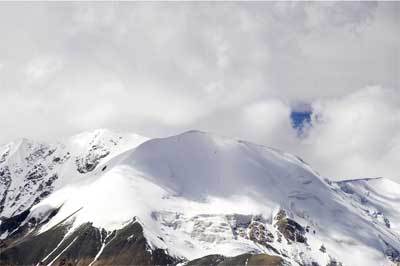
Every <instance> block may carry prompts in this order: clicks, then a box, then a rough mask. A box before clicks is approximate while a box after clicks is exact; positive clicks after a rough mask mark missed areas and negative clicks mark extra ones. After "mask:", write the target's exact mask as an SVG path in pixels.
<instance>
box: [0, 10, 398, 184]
mask: <svg viewBox="0 0 400 266" xmlns="http://www.w3.org/2000/svg"><path fill="white" fill-rule="evenodd" d="M0 5H1V7H2V8H1V9H0V35H1V36H2V42H0V65H1V68H0V121H1V125H2V127H1V128H2V132H1V135H0V143H4V142H8V141H10V140H12V139H15V138H17V137H30V138H35V139H44V140H52V139H55V138H59V137H60V136H64V135H71V134H74V133H77V132H80V131H82V130H88V129H92V128H98V127H109V128H115V129H118V130H127V131H132V132H136V133H139V134H143V135H146V136H149V137H160V136H166V135H171V134H177V133H180V132H182V131H184V130H188V129H193V128H197V129H202V130H207V131H212V132H215V133H217V134H221V135H226V136H232V137H238V138H243V139H248V140H250V141H254V142H258V143H262V144H266V145H269V146H275V147H277V148H281V149H285V150H288V151H292V152H295V153H297V154H298V155H300V156H303V157H305V158H306V159H307V160H309V161H310V162H311V163H312V164H313V166H314V167H315V168H317V169H318V170H320V172H321V173H323V174H327V175H332V176H350V175H360V176H361V175H375V174H377V172H378V170H380V173H381V174H380V175H387V176H388V177H392V178H396V177H397V173H398V172H399V171H398V170H399V168H397V169H396V165H395V164H392V163H391V162H392V159H391V158H392V157H390V156H391V155H392V154H394V155H397V152H398V149H397V148H395V147H397V146H396V145H397V143H398V140H397V137H395V135H396V134H398V128H396V127H395V128H391V127H389V124H390V123H389V120H390V119H389V117H391V116H393V115H394V114H395V113H396V111H394V110H396V108H397V107H398V106H399V103H398V102H394V100H393V99H396V98H400V97H399V92H398V90H399V89H400V88H399V87H400V86H399V85H400V75H399V74H398V73H399V72H400V71H399V62H400V58H399V57H400V55H399V47H400V35H399V34H398V29H399V19H398V12H399V9H400V4H399V3H372V2H358V3H347V2H346V3H343V2H334V3H312V2H308V3H305V2H303V3H297V2H264V3H256V2H254V3H222V2H220V3H205V2H201V3H200V2H199V3H139V2H136V3H105V2H103V3H57V4H54V3H35V4H33V3H2V4H0ZM371 85H377V87H375V89H374V90H376V91H378V92H375V97H376V99H374V98H373V97H372V98H369V100H368V101H367V100H365V98H363V97H361V96H357V95H362V94H363V93H364V94H368V95H370V94H371V95H372V94H374V93H373V92H370V90H373V89H365V88H367V87H370V86H371ZM364 91H368V93H367V92H364ZM384 91H385V92H384ZM386 91H392V92H391V97H389V96H387V95H386V94H388V92H386ZM381 94H382V95H381ZM377 95H378V96H379V97H378V96H377ZM365 97H367V96H365ZM386 101H387V102H386ZM299 103H301V105H302V106H303V107H304V106H312V107H313V109H314V108H315V111H316V112H317V113H318V114H319V115H318V119H320V120H318V121H317V116H315V117H314V121H312V122H313V125H314V127H313V128H312V129H309V130H310V131H309V132H308V134H307V136H308V137H307V138H303V139H299V138H298V137H297V135H296V132H295V131H294V130H293V129H292V127H291V125H290V119H289V117H290V111H291V109H292V108H293V107H295V108H299V107H298V106H299ZM363 103H364V105H363ZM378 103H379V105H378ZM296 106H297V107H296ZM373 106H381V108H379V109H378V110H373ZM385 108H386V109H385ZM361 109H366V111H365V112H361V111H360V110H361ZM343 110H347V111H346V112H344V111H343ZM371 110H373V111H371ZM397 110H398V109H397ZM347 112H351V115H346V113H347ZM335 113H337V114H335ZM353 116H357V117H361V118H362V122H360V121H359V122H354V121H353V120H356V118H351V117H353ZM382 116H384V117H385V119H383V118H382ZM364 117H368V118H364ZM351 119H353V120H351ZM357 121H358V120H357ZM372 121H376V122H374V123H376V125H379V128H382V132H381V131H378V129H367V127H368V126H369V123H370V122H371V123H372ZM395 122H397V120H396V121H395ZM351 127H352V128H351ZM346 128H349V130H348V131H346V130H345V129H346ZM350 128H351V130H350ZM383 129H385V131H384V130H383ZM364 130H366V131H367V132H369V134H366V133H363V131H364ZM379 130H380V129H379ZM386 131H390V132H392V133H391V134H392V135H390V134H389V133H388V132H386ZM330 132H336V133H337V134H338V135H335V136H332V134H333V133H332V134H330ZM351 132H357V134H359V135H360V138H357V139H356V140H354V142H352V143H348V141H349V138H348V134H350V133H351ZM381 135H382V136H386V138H388V139H391V142H390V141H389V140H388V141H387V142H385V141H384V139H383V138H382V139H381V138H380V136H381ZM329 139H332V140H333V141H335V144H336V145H337V146H338V147H335V148H336V149H332V153H331V155H330V153H329V150H330V148H329V149H328V148H326V147H329V145H328V144H329ZM318 143H322V144H324V145H327V146H318V145H319V144H318ZM381 144H382V145H383V146H381V148H380V149H381V150H379V149H378V148H376V147H378V146H380V145H381ZM322 147H324V148H323V149H324V150H323V149H322ZM371 147H372V148H371ZM378 154H379V156H378ZM345 155H346V156H345ZM350 155H352V157H351V156H350ZM344 158H347V159H348V160H345V159H344ZM374 160H375V161H374ZM332 162H336V163H335V164H331V163H332ZM372 162H375V163H376V164H375V166H376V169H377V170H376V171H373V169H372V166H366V165H365V164H369V165H374V164H373V163H372ZM378 162H379V164H378ZM349 165H351V166H352V167H349ZM363 169H364V170H365V171H361V170H363Z"/></svg>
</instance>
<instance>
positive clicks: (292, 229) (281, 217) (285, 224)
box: [275, 210, 307, 243]
mask: <svg viewBox="0 0 400 266" xmlns="http://www.w3.org/2000/svg"><path fill="white" fill-rule="evenodd" d="M275 221H276V223H275V226H276V227H277V229H278V231H279V232H281V233H282V235H283V236H284V237H285V238H286V240H287V241H288V242H289V243H290V242H291V241H292V242H299V243H307V238H306V237H305V233H306V230H305V228H304V227H303V226H301V225H300V224H299V223H297V222H296V221H295V220H293V219H290V218H288V217H287V216H286V212H285V211H284V210H280V211H279V212H278V214H277V215H276V216H275Z"/></svg>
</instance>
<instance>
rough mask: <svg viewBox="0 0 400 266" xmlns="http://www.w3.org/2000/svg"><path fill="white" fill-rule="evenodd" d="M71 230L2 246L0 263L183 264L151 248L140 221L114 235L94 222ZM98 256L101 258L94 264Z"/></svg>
mask: <svg viewBox="0 0 400 266" xmlns="http://www.w3.org/2000/svg"><path fill="white" fill-rule="evenodd" d="M69 229H70V226H69V225H68V224H60V225H57V226H55V227H54V228H52V229H50V230H48V231H46V232H44V233H42V234H39V235H34V234H32V235H29V236H26V237H25V238H24V239H23V240H21V241H18V242H17V243H16V244H14V245H10V246H5V247H3V248H2V249H1V250H0V264H1V265H2V266H3V265H36V264H38V263H39V264H48V263H50V262H53V265H88V264H90V263H91V262H94V263H93V264H92V265H98V266H100V265H174V264H176V263H178V262H180V261H181V259H178V258H174V257H172V256H170V255H168V253H167V252H166V251H165V250H162V249H151V248H150V246H149V245H148V243H147V240H146V239H145V237H144V235H143V228H142V226H141V225H140V223H138V222H137V221H132V222H131V223H129V224H128V225H126V226H125V227H124V228H122V229H120V230H115V231H112V232H106V231H105V230H104V229H99V228H96V227H94V226H93V225H92V224H91V223H86V224H83V225H81V226H80V227H79V228H77V229H76V230H74V231H73V232H72V233H69V234H67V232H68V231H69ZM103 246H104V247H103ZM102 247H103V249H102ZM101 249H102V250H101ZM100 251H101V253H99V252H100ZM96 255H99V256H98V258H97V259H96V261H94V260H95V258H96Z"/></svg>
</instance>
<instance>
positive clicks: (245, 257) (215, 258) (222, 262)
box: [185, 254, 284, 266]
mask: <svg viewBox="0 0 400 266" xmlns="http://www.w3.org/2000/svg"><path fill="white" fill-rule="evenodd" d="M185 265H186V266H231V265H235V266H236V265H237V266H242V265H243V266H244V265H247V266H281V265H284V260H283V259H282V258H281V257H278V256H271V255H268V254H257V255H255V254H242V255H239V256H236V257H224V256H221V255H209V256H205V257H202V258H199V259H196V260H192V261H189V262H188V263H186V264H185Z"/></svg>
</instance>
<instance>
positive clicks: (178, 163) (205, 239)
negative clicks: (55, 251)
mask: <svg viewBox="0 0 400 266" xmlns="http://www.w3.org/2000/svg"><path fill="white" fill-rule="evenodd" d="M99 132H100V133H102V134H99ZM88 135H89V136H90V137H88V138H86V137H87V136H88ZM120 137H121V138H120ZM74 138H75V140H76V141H77V142H78V143H81V144H82V145H83V146H82V147H83V148H82V149H81V148H79V149H78V148H77V149H72V150H71V151H69V149H70V148H71V147H73V146H70V145H69V144H67V145H64V146H63V147H61V146H57V147H56V150H55V151H53V152H52V153H51V154H50V155H48V150H45V151H44V152H38V149H33V150H31V153H30V154H29V155H32V154H39V155H40V156H38V157H34V159H35V160H33V163H32V165H30V166H29V167H28V168H29V169H33V168H34V167H35V166H37V165H38V164H41V165H42V166H43V168H44V169H45V170H46V171H47V172H49V173H47V174H46V175H44V174H42V172H40V173H39V174H38V175H37V176H36V177H35V178H33V179H29V178H27V177H29V175H28V173H29V169H24V171H23V172H22V173H21V174H20V175H17V177H20V179H21V180H23V182H25V183H24V186H25V184H31V183H29V182H31V180H35V182H36V183H35V184H33V183H34V182H32V187H34V188H37V187H40V184H45V182H48V180H49V178H50V176H52V175H51V174H52V173H53V174H57V176H58V177H57V178H56V179H55V181H54V182H55V185H54V186H50V187H52V189H51V190H49V191H48V193H46V195H44V196H43V197H42V198H40V199H39V200H38V202H34V200H33V198H32V197H36V196H37V195H38V193H37V192H36V191H35V189H30V190H28V192H27V193H26V195H29V199H30V201H29V202H31V203H33V204H31V203H30V204H31V205H30V204H22V203H21V204H22V205H20V206H23V207H20V211H23V208H25V209H26V210H28V211H29V212H28V213H27V214H26V217H25V218H24V219H22V218H18V219H16V218H14V217H15V216H16V214H17V213H18V212H15V211H14V213H12V212H11V211H9V210H10V208H11V209H12V208H14V207H11V205H12V203H15V202H18V201H16V198H17V195H16V194H15V193H13V191H8V192H7V193H10V195H11V198H12V199H11V200H9V199H8V198H9V197H7V200H6V201H5V203H6V204H4V202H3V204H2V205H4V207H3V208H5V209H6V210H7V209H8V212H7V213H8V216H7V217H5V219H4V216H3V218H2V219H3V220H2V222H1V224H4V223H5V222H4V221H7V224H12V223H11V222H9V219H14V220H15V221H14V227H13V228H14V229H13V231H12V232H10V231H8V230H3V231H1V230H0V236H1V237H0V238H1V239H3V241H6V242H7V243H8V244H7V245H9V246H10V245H11V246H12V245H13V244H12V243H13V241H17V239H19V240H18V241H23V242H24V241H25V240H24V239H29V237H28V236H29V234H31V233H32V232H35V234H37V235H42V234H45V233H46V232H48V231H49V230H53V229H54V228H58V227H59V226H64V227H65V228H68V231H67V233H66V235H68V234H73V233H74V232H75V231H76V230H78V228H80V226H82V225H84V224H86V223H91V226H93V227H94V228H99V230H100V231H102V230H105V232H106V233H107V232H108V233H107V234H111V233H112V232H114V231H115V232H116V231H118V230H123V228H124V227H125V224H126V222H128V221H130V220H131V219H135V220H136V221H138V222H140V223H139V225H140V226H141V227H142V232H143V237H144V239H145V241H146V243H147V244H146V245H147V246H148V250H158V249H161V250H164V251H165V252H164V251H163V253H162V254H168V256H169V257H170V258H171V259H172V261H173V264H174V263H175V264H176V263H178V262H182V261H183V262H185V261H186V262H187V261H190V260H193V259H196V258H202V257H204V256H207V255H211V254H213V253H217V254H219V255H221V256H227V257H234V256H238V255H240V254H246V253H254V254H269V255H272V256H278V257H280V258H282V263H286V264H288V265H289V263H290V264H291V265H296V264H298V263H300V264H302V265H328V264H329V263H334V262H336V263H339V262H341V263H344V265H360V263H363V264H362V265H377V264H376V263H377V262H379V263H381V262H382V263H386V264H382V265H392V264H393V265H395V264H394V263H396V261H400V255H399V254H400V253H399V252H398V250H399V249H400V241H399V239H400V238H399V230H398V225H399V223H398V221H399V217H398V215H400V214H398V213H397V212H396V211H395V210H392V208H396V206H397V203H396V200H395V199H396V197H397V195H396V193H395V192H393V193H392V194H393V195H392V194H390V195H392V196H393V197H394V198H393V200H391V199H385V197H383V196H384V195H380V194H379V192H376V191H374V189H373V187H365V186H364V184H361V185H360V184H358V183H360V182H361V181H360V182H355V181H354V182H353V181H348V182H347V183H349V184H350V185H344V184H345V182H342V183H341V182H333V181H331V182H326V181H325V179H324V178H323V177H321V176H320V175H318V173H316V172H315V171H314V170H312V169H311V167H310V166H309V165H308V164H306V163H304V161H303V160H302V159H301V158H299V157H297V156H294V155H291V154H288V153H285V152H282V151H279V150H276V149H273V148H269V147H266V146H263V145H257V144H252V143H250V142H247V141H242V140H234V139H229V138H226V137H219V136H216V135H213V134H210V133H206V132H202V131H187V132H184V133H182V134H179V135H176V136H171V137H167V138H157V139H150V140H147V139H146V138H135V137H127V135H123V136H120V134H116V133H112V132H111V131H107V130H105V131H104V130H101V131H97V133H96V131H95V132H94V133H93V134H92V135H91V134H90V133H89V134H84V135H76V136H75V137H74ZM39 150H40V149H39ZM60 150H61V151H62V152H61V153H60ZM1 151H2V149H1V148H0V158H1V157H2V156H3V155H4V153H2V154H1ZM68 152H69V153H70V155H69V157H68V156H67V157H68V158H66V159H65V160H64V161H62V159H63V157H61V158H60V156H59V155H60V154H67V153H68ZM7 156H9V155H7ZM7 156H6V157H7ZM28 157H29V156H28ZM31 157H32V156H31ZM25 158H27V157H25ZM25 158H23V160H22V161H24V163H25V161H26V160H25ZM55 158H60V161H62V162H60V161H58V162H56V163H59V164H60V165H61V166H54V165H57V164H55V163H54V159H55ZM6 163H7V158H6V160H5V161H4V162H0V169H1V168H4V167H5V166H7V167H11V166H10V165H5V164H6ZM49 167H50V168H51V167H52V169H50V168H49ZM49 169H50V170H49ZM41 174H42V175H41ZM10 176H11V175H10ZM12 177H13V178H14V179H15V176H12ZM1 178H2V179H1V180H3V179H4V175H2V176H1ZM59 180H61V181H59ZM383 180H384V179H383ZM3 183H4V182H3ZM2 185H3V188H4V184H2ZM24 186H22V187H24ZM376 186H378V187H379V184H377V185H376ZM43 187H45V186H44V185H43ZM389 187H390V186H384V185H381V186H380V187H379V188H380V189H382V190H383V191H384V192H383V193H386V192H388V193H389V192H390V190H389ZM0 188H2V187H1V186H0ZM23 189H25V188H23ZM367 192H368V193H369V195H367ZM41 193H42V192H41ZM390 193H391V192H390ZM24 195H25V194H24ZM3 198H4V197H3ZM27 198H28V196H27ZM0 200H1V199H0ZM386 201H387V202H386ZM7 202H8V203H10V204H8V205H7ZM0 203H1V201H0ZM383 203H384V204H387V206H390V207H389V208H384V206H385V205H384V204H383ZM14 209H15V208H14ZM77 210H79V211H77ZM367 211H368V212H367ZM20 213H21V212H20ZM50 214H51V215H50ZM109 214H112V215H111V216H110V215H109ZM50 216H51V217H50ZM0 217H1V215H0ZM66 217H70V218H68V219H67V220H65V219H66ZM20 220H22V221H20ZM353 223H356V227H355V226H353ZM1 224H0V226H1ZM15 225H16V226H15ZM388 225H389V226H388ZM24 228H25V229H24ZM9 229H10V228H9ZM18 230H19V232H18ZM32 230H33V231H32ZM96 230H97V229H96ZM14 231H15V232H14ZM24 232H25V233H24ZM29 232H30V233H29ZM365 232H375V233H374V235H369V236H365ZM77 237H78V238H79V237H80V236H79V235H78V236H77ZM64 238H65V236H64ZM64 238H63V239H64ZM26 241H27V240H26ZM71 241H72V240H71ZM76 241H78V240H76ZM91 241H92V240H91ZM96 241H97V242H98V241H99V240H96ZM96 241H95V242H96ZM121 241H122V240H121ZM123 241H125V240H123ZM97 242H96V243H97ZM100 242H101V241H100ZM77 243H78V242H77ZM79 243H80V242H79ZM82 243H84V242H82ZM91 243H92V242H91ZM124 243H125V242H124ZM103 244H104V243H103ZM103 244H101V245H99V246H98V250H97V253H96V254H94V255H93V254H92V253H91V255H90V256H92V255H93V256H94V257H93V258H92V259H95V257H96V256H97V255H98V254H100V253H98V252H100V249H101V248H102V247H103ZM74 245H75V244H74V243H72V242H71V247H72V246H74ZM96 245H97V244H96ZM107 245H108V244H107ZM13 248H17V249H18V245H17V246H13ZM53 248H55V247H53ZM131 248H135V247H133V246H132V247H131ZM103 249H104V247H103ZM7 250H11V248H8V249H7ZM145 250H147V249H145ZM67 251H68V248H67ZM350 251H351V253H352V254H354V253H355V254H357V252H361V253H360V254H363V257H359V258H354V256H349V255H347V254H348V253H349V252H350ZM141 252H147V251H143V250H142V251H141ZM6 253H7V252H6ZM39 253H40V252H39ZM39 253H38V256H39V257H40V256H42V258H44V257H45V254H42V255H41V253H40V254H39ZM106 253H107V252H106ZM106 253H105V254H106ZM2 254H3V253H2V252H1V251H0V259H1V258H2V257H1V256H2ZM62 254H63V253H62ZM62 254H60V260H61V259H62ZM107 254H108V253H107ZM142 254H144V253H142ZM146 254H147V253H146ZM71 256H72V255H71ZM74 256H78V255H76V254H75V255H74ZM108 256H111V255H110V254H108ZM7 258H9V257H7ZM71 258H72V257H71ZM99 258H100V260H101V254H100V255H99V256H97V259H99ZM66 259H67V260H68V258H66ZM75 259H76V258H75ZM78 259H82V258H79V256H78ZM114 259H116V258H114ZM100 260H99V261H100ZM85 261H86V260H85ZM104 261H106V260H104ZM107 261H109V259H107ZM354 261H355V262H356V263H357V264H352V262H354ZM93 262H94V263H95V262H96V260H94V261H93ZM99 263H100V262H99ZM143 263H144V262H143ZM146 263H149V261H147V262H146ZM313 263H314V264H313ZM391 263H392V264H391ZM94 265H95V264H94ZM99 265H100V264H99ZM332 265H333V264H332Z"/></svg>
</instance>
